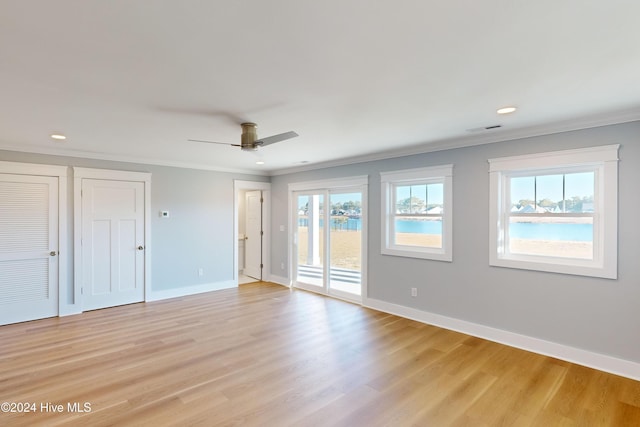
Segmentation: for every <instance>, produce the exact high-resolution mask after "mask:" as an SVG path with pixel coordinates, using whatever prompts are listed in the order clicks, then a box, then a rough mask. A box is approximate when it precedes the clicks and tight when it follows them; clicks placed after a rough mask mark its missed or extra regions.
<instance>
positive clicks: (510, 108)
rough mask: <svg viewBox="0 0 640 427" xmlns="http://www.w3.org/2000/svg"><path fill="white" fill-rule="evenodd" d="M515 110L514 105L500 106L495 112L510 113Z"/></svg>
mask: <svg viewBox="0 0 640 427" xmlns="http://www.w3.org/2000/svg"><path fill="white" fill-rule="evenodd" d="M516 110H517V108H516V107H502V108H500V109H498V111H496V113H498V114H511V113H513V112H514V111H516Z"/></svg>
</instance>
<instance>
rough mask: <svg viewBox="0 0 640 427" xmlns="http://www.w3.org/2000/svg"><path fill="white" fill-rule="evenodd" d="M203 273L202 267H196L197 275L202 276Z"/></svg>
mask: <svg viewBox="0 0 640 427" xmlns="http://www.w3.org/2000/svg"><path fill="white" fill-rule="evenodd" d="M203 275H204V269H202V268H199V269H198V276H199V277H202V276H203Z"/></svg>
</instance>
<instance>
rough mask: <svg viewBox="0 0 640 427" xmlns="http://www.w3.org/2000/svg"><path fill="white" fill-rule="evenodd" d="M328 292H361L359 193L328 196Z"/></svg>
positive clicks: (360, 209)
mask: <svg viewBox="0 0 640 427" xmlns="http://www.w3.org/2000/svg"><path fill="white" fill-rule="evenodd" d="M329 200H330V203H329V209H328V211H329V214H330V216H329V217H330V222H329V224H330V227H329V230H328V231H329V292H330V293H334V294H336V295H340V294H342V293H346V294H348V295H342V296H344V297H347V298H353V297H354V296H360V294H361V293H362V214H363V212H362V209H363V207H362V192H360V191H354V192H348V193H347V192H339V193H338V192H332V193H331V194H330V195H329Z"/></svg>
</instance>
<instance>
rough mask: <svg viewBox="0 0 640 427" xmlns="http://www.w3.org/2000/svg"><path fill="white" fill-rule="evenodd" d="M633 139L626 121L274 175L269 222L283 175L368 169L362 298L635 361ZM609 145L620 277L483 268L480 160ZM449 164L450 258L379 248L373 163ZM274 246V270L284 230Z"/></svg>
mask: <svg viewBox="0 0 640 427" xmlns="http://www.w3.org/2000/svg"><path fill="white" fill-rule="evenodd" d="M639 138H640V122H633V123H626V124H620V125H613V126H605V127H600V128H594V129H587V130H581V131H574V132H566V133H560V134H555V135H547V136H541V137H535V138H527V139H520V140H515V141H507V142H501V143H494V144H488V145H481V146H475V147H466V148H459V149H452V150H445V151H439V152H433V153H425V154H421V155H414V156H410V157H403V158H396V159H388V160H384V161H375V162H368V163H360V164H355V165H351V166H341V167H334V168H327V169H322V170H315V171H307V172H300V173H294V174H288V175H280V176H275V177H273V178H272V195H273V208H272V230H278V228H277V227H278V225H280V224H288V222H287V217H288V212H287V197H288V193H287V191H288V190H287V185H288V184H289V183H292V182H301V181H310V180H318V179H328V178H338V177H348V176H356V175H369V242H368V256H369V258H368V259H369V262H368V265H369V267H368V281H369V283H368V297H369V298H374V299H378V300H382V301H386V302H390V303H394V304H399V305H403V306H406V307H411V308H415V309H419V310H423V311H427V312H431V313H437V314H441V315H445V316H449V317H453V318H457V319H462V320H466V321H470V322H473V323H477V324H481V325H486V326H491V327H495V328H499V329H503V330H507V331H511V332H515V333H519V334H524V335H527V336H531V337H535V338H540V339H544V340H548V341H552V342H556V343H560V344H564V345H568V346H572V347H576V348H581V349H585V350H589V351H593V352H597V353H602V354H607V355H611V356H615V357H620V358H623V359H626V360H631V361H635V362H640V339H639V338H640V335H639V334H640V217H639V214H638V212H640V197H638V188H637V187H638V185H640V141H638V139H639ZM608 144H621V148H620V152H619V155H620V163H619V233H618V234H619V241H618V242H619V253H618V265H619V269H618V279H617V280H607V279H598V278H589V277H580V276H571V275H563V274H556V273H544V272H536V271H526V270H516V269H507V268H499V267H490V266H489V253H488V250H489V175H488V163H487V159H489V158H495V157H502V156H513V155H521V154H529V153H538V152H545V151H555V150H563V149H573V148H582V147H590V146H598V145H608ZM449 163H453V164H454V176H453V208H454V213H453V262H451V263H448V262H439V261H430V260H421V259H411V258H401V257H394V256H386V255H385V256H383V255H381V254H380V228H381V224H380V221H381V218H380V216H381V214H380V211H381V207H380V175H379V172H381V171H390V170H401V169H407V168H415V167H423V166H435V165H441V164H449ZM271 249H272V260H273V261H272V262H273V265H272V271H274V272H278V271H281V270H280V268H279V267H280V266H279V263H280V262H281V261H285V262H286V260H287V249H288V248H287V233H280V232H277V231H274V233H273V240H272V248H271ZM286 271H288V269H287V270H286ZM283 274H285V273H283ZM411 287H417V288H418V297H416V298H412V297H410V292H409V288H411Z"/></svg>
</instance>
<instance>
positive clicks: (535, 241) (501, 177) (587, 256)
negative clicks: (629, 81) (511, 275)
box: [489, 145, 619, 279]
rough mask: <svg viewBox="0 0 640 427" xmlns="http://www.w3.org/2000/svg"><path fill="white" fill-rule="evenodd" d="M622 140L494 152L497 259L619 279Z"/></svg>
mask: <svg viewBox="0 0 640 427" xmlns="http://www.w3.org/2000/svg"><path fill="white" fill-rule="evenodd" d="M618 147H619V146H618V145H611V146H605V147H595V148H586V149H580V150H567V151H559V152H552V153H542V154H536V155H526V156H517V157H504V158H499V159H491V160H489V164H490V168H489V169H490V179H491V190H490V191H491V194H490V197H491V212H490V218H491V224H490V232H491V248H490V250H491V253H490V265H494V266H499V267H512V268H523V269H530V270H541V271H550V272H557V273H566V274H577V275H584V276H595V277H605V278H611V279H615V278H616V277H617V233H618V231H617V216H618V213H617V206H618V201H617V194H618V189H617V186H618V181H617V180H618V178H617V177H618V172H617V168H618Z"/></svg>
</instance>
